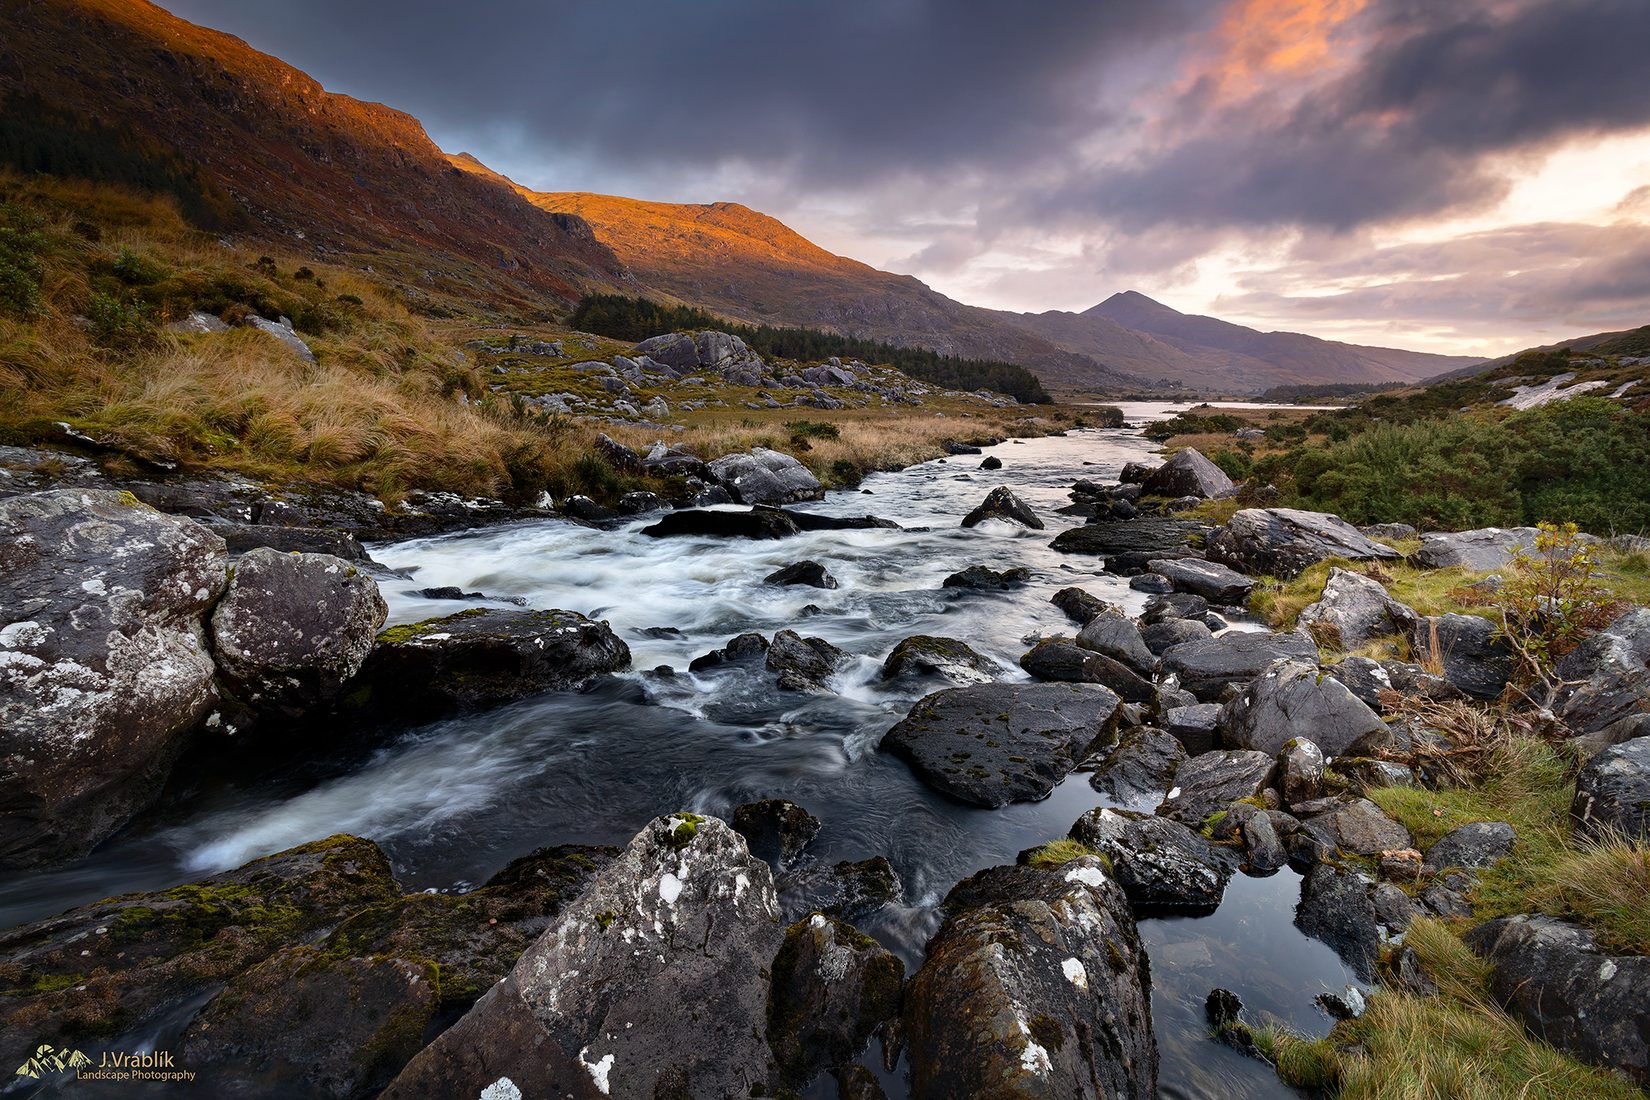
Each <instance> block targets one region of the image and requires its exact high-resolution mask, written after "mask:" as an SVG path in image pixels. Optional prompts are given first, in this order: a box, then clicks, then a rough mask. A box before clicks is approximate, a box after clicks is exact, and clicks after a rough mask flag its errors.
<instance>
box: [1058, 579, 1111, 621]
mask: <svg viewBox="0 0 1650 1100" xmlns="http://www.w3.org/2000/svg"><path fill="white" fill-rule="evenodd" d="M1049 602H1050V603H1052V604H1053V605H1054V606H1055V607H1058V608H1059V609H1060V610H1061V611H1064V612H1065V613H1066V618H1068V619H1070V620H1071V621H1072V622H1074V623H1076V624H1077V625H1078V626H1086V625H1088V623H1089V621H1090V620H1091V619H1093V618H1094V617H1095V616H1096V615H1099V614H1102V613H1104V612H1106V611H1111V610H1113V608H1112V606H1111V605H1110V604H1108V603H1106V601H1105V600H1102V599H1101V598H1100V597H1099V596H1096V595H1093V594H1092V593H1089V592H1085V591H1084V590H1083V589H1081V588H1075V587H1074V588H1062V589H1060V591H1058V592H1056V593H1055V594H1054V595H1053V596H1051V597H1050V598H1049Z"/></svg>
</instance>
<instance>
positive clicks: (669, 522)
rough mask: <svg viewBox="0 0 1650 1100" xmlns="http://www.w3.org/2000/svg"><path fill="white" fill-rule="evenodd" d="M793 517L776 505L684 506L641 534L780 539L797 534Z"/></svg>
mask: <svg viewBox="0 0 1650 1100" xmlns="http://www.w3.org/2000/svg"><path fill="white" fill-rule="evenodd" d="M801 531H802V528H801V527H799V526H797V523H796V520H794V519H792V518H791V516H790V514H789V513H787V512H784V511H782V510H780V509H778V508H752V509H751V510H750V511H748V512H726V511H708V510H705V509H699V508H684V509H682V510H680V511H677V512H671V513H669V514H668V515H665V516H661V517H660V518H659V521H658V522H657V523H655V524H653V525H652V526H649V527H644V528H642V534H644V535H647V536H649V537H651V538H656V539H662V538H671V537H674V536H681V535H708V536H711V537H713V538H742V539H783V538H789V537H790V536H791V535H795V534H799V533H801Z"/></svg>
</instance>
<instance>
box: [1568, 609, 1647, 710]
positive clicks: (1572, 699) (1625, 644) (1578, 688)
mask: <svg viewBox="0 0 1650 1100" xmlns="http://www.w3.org/2000/svg"><path fill="white" fill-rule="evenodd" d="M1554 671H1555V672H1556V673H1557V674H1558V676H1559V678H1560V679H1562V680H1563V681H1565V684H1564V687H1563V689H1562V690H1561V692H1560V694H1559V696H1558V699H1557V702H1556V705H1555V707H1554V710H1555V712H1556V713H1557V714H1558V716H1559V717H1560V718H1561V719H1563V720H1564V724H1565V725H1567V726H1569V727H1570V729H1571V731H1572V732H1574V733H1577V734H1583V735H1589V736H1591V735H1605V736H1606V737H1613V735H1614V733H1615V731H1618V730H1621V731H1626V730H1629V729H1631V730H1633V731H1634V732H1633V733H1632V734H1630V736H1631V735H1644V734H1650V608H1643V607H1636V608H1634V609H1632V610H1631V611H1628V612H1627V613H1626V614H1624V615H1622V616H1621V617H1620V618H1618V619H1616V620H1615V622H1613V623H1611V624H1610V625H1609V626H1607V627H1605V628H1604V629H1603V630H1601V631H1599V632H1598V633H1597V634H1594V635H1593V636H1592V637H1590V638H1588V639H1586V640H1585V641H1583V642H1582V643H1581V644H1580V645H1579V646H1577V647H1576V648H1575V649H1573V650H1571V651H1570V652H1569V653H1567V654H1565V655H1564V656H1563V657H1561V658H1559V661H1558V664H1557V665H1556V667H1555V669H1554Z"/></svg>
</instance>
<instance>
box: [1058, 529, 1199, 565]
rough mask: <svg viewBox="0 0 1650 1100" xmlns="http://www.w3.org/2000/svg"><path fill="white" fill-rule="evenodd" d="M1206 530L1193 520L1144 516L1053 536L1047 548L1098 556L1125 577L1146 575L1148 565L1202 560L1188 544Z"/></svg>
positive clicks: (1066, 531)
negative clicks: (1175, 559)
mask: <svg viewBox="0 0 1650 1100" xmlns="http://www.w3.org/2000/svg"><path fill="white" fill-rule="evenodd" d="M1207 530H1208V528H1207V527H1206V526H1205V525H1203V524H1201V523H1196V522H1193V521H1192V520H1183V519H1163V518H1162V517H1159V516H1146V517H1142V518H1140V519H1122V520H1109V521H1105V522H1100V523H1088V524H1084V525H1083V526H1082V527H1072V528H1070V529H1068V530H1065V531H1061V532H1060V533H1059V534H1058V535H1056V536H1054V541H1053V542H1051V543H1049V545H1050V546H1052V547H1053V548H1054V549H1056V550H1059V551H1061V552H1062V553H1067V554H1098V555H1100V556H1101V557H1104V558H1105V559H1106V569H1107V570H1108V571H1110V572H1112V573H1116V574H1118V575H1120V576H1128V575H1130V574H1133V573H1143V572H1145V571H1146V563H1147V562H1148V561H1154V560H1158V559H1165V558H1184V557H1193V558H1196V557H1201V556H1202V554H1201V553H1199V552H1198V551H1196V550H1193V549H1191V547H1190V546H1189V545H1188V543H1189V541H1190V540H1191V538H1192V536H1194V535H1200V534H1202V533H1203V532H1204V531H1207Z"/></svg>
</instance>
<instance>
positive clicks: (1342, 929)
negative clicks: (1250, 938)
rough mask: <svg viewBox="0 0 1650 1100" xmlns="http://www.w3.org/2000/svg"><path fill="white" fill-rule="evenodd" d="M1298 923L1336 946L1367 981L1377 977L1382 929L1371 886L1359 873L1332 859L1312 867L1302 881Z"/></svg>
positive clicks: (1307, 931)
mask: <svg viewBox="0 0 1650 1100" xmlns="http://www.w3.org/2000/svg"><path fill="white" fill-rule="evenodd" d="M1295 926H1296V927H1297V928H1299V929H1300V930H1301V931H1302V932H1305V933H1306V934H1307V935H1308V936H1311V937H1312V938H1313V939H1315V940H1321V941H1322V942H1324V943H1326V944H1328V945H1329V946H1330V947H1332V948H1334V949H1335V953H1336V954H1337V955H1339V956H1340V957H1341V960H1342V961H1343V962H1345V963H1346V965H1347V966H1350V967H1351V968H1352V972H1353V973H1354V974H1356V975H1358V977H1360V978H1362V979H1363V980H1364V981H1366V982H1373V981H1374V980H1375V978H1376V974H1375V961H1376V959H1377V957H1378V956H1379V954H1380V950H1381V933H1380V929H1378V928H1377V927H1376V922H1375V905H1374V903H1373V902H1372V901H1370V898H1369V887H1368V886H1367V885H1365V884H1364V881H1363V880H1362V879H1361V878H1359V877H1358V876H1357V875H1355V874H1353V873H1352V872H1350V871H1343V870H1341V869H1340V868H1338V867H1335V866H1334V865H1333V864H1329V863H1320V864H1318V865H1317V866H1315V867H1313V868H1312V869H1311V870H1310V871H1308V872H1307V874H1306V879H1305V881H1303V882H1302V883H1301V903H1300V906H1299V908H1297V909H1296V910H1295Z"/></svg>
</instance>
